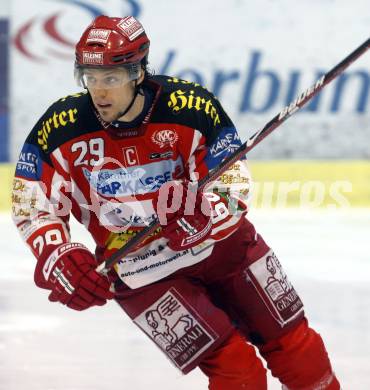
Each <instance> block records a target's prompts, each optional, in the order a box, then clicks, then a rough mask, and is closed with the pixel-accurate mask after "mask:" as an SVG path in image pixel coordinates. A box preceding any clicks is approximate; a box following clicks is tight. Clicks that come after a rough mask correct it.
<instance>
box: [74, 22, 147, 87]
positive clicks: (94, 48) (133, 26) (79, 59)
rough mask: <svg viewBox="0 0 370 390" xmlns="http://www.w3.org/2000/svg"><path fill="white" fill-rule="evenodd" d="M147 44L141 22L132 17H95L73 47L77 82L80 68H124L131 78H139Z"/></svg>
mask: <svg viewBox="0 0 370 390" xmlns="http://www.w3.org/2000/svg"><path fill="white" fill-rule="evenodd" d="M149 45H150V41H149V38H148V37H147V35H146V33H145V30H144V28H143V26H142V25H141V23H140V22H139V21H138V20H136V19H135V18H134V17H133V16H126V17H124V18H113V17H108V16H104V15H100V16H98V17H97V18H96V19H95V20H94V21H93V22H92V23H91V24H90V26H89V27H87V29H86V30H85V31H84V33H83V34H82V36H81V38H80V40H79V42H78V43H77V45H76V63H75V68H76V71H77V72H76V73H77V74H76V79H78V80H81V78H80V76H81V69H84V68H91V67H94V68H100V67H116V66H121V67H126V68H127V69H128V70H129V71H130V74H131V76H130V79H131V80H134V79H136V78H138V77H139V76H140V64H141V63H142V64H144V66H145V65H146V63H147V57H148V53H149Z"/></svg>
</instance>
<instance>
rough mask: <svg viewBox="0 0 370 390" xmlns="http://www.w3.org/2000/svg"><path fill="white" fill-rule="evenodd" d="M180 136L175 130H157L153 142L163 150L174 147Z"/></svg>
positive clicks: (153, 135)
mask: <svg viewBox="0 0 370 390" xmlns="http://www.w3.org/2000/svg"><path fill="white" fill-rule="evenodd" d="M178 139H179V136H178V134H177V133H176V131H174V130H157V131H155V132H154V133H153V134H152V137H151V140H152V142H154V143H155V144H156V145H159V147H160V148H161V149H162V148H164V147H165V146H170V147H173V146H174V145H175V144H176V142H177V141H178Z"/></svg>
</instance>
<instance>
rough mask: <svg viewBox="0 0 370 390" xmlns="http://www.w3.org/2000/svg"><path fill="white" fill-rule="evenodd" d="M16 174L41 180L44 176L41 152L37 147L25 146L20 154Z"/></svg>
mask: <svg viewBox="0 0 370 390" xmlns="http://www.w3.org/2000/svg"><path fill="white" fill-rule="evenodd" d="M15 173H16V175H17V176H19V177H24V178H26V179H31V180H39V179H40V177H41V174H42V161H41V158H40V151H39V149H38V148H37V146H35V145H31V144H27V143H26V144H24V146H23V149H22V151H21V153H20V154H19V158H18V162H17V166H16V170H15Z"/></svg>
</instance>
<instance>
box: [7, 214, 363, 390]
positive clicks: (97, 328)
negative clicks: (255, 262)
mask: <svg viewBox="0 0 370 390" xmlns="http://www.w3.org/2000/svg"><path fill="white" fill-rule="evenodd" d="M9 218H10V217H9V215H8V214H2V215H1V216H0V241H1V262H0V285H1V289H0V313H1V316H0V390H111V389H117V390H121V389H122V390H124V389H130V390H148V389H160V390H173V389H176V390H189V389H192V390H203V389H206V388H207V381H206V378H205V377H204V376H203V374H202V373H201V372H200V371H199V370H195V371H193V372H191V373H190V374H189V375H187V376H183V375H181V374H180V373H179V372H178V371H177V369H175V368H173V367H172V365H171V364H170V362H169V361H167V359H166V358H165V357H164V355H163V354H162V352H160V351H159V350H158V349H157V347H156V346H155V345H154V344H153V343H152V342H151V341H150V340H148V339H147V337H146V336H145V335H144V334H142V333H141V331H139V330H138V329H137V328H136V326H135V325H133V324H132V323H131V321H130V320H129V318H128V317H127V316H126V315H125V314H124V312H123V311H121V309H120V308H119V307H118V306H117V305H116V304H115V303H113V302H110V303H108V304H107V305H105V306H104V307H100V308H93V309H90V310H88V311H85V312H74V311H72V310H69V309H66V308H65V307H63V306H62V305H58V304H55V303H53V304H52V303H49V302H48V300H47V292H46V291H42V290H40V289H38V288H37V287H35V286H34V284H33V269H34V259H33V258H32V256H31V254H30V252H29V250H28V249H27V248H26V247H25V246H24V245H23V244H22V243H21V240H20V238H19V237H18V233H17V232H16V231H15V229H14V227H13V226H12V225H11V222H10V219H9ZM250 218H251V219H252V220H253V222H254V223H255V225H256V226H257V228H258V230H259V231H260V233H261V234H263V236H264V237H265V239H266V240H267V242H268V243H269V244H270V245H271V246H272V247H273V248H274V249H275V252H276V254H277V255H278V257H279V259H280V261H281V262H282V264H283V266H284V268H285V271H286V272H287V273H288V276H289V277H290V280H291V281H292V282H293V284H294V285H295V287H296V289H297V290H298V292H299V294H300V295H301V297H302V298H303V301H304V302H305V305H306V312H307V314H308V317H309V319H310V321H311V324H312V325H313V326H314V327H315V329H316V330H318V331H319V332H320V333H321V334H322V336H323V337H324V339H325V341H326V345H327V348H328V350H329V353H330V356H331V359H332V362H333V365H334V368H335V370H336V372H337V374H338V377H339V378H340V380H341V381H342V385H343V389H346V390H366V389H369V388H370V376H369V364H370V333H369V328H370V310H369V307H370V283H369V279H370V255H369V237H370V236H369V233H370V210H369V209H367V210H365V209H364V210H353V209H352V210H351V209H346V210H345V209H342V210H340V209H338V210H330V211H318V210H313V211H308V210H306V211H299V210H288V209H285V210H273V209H271V210H267V209H265V210H254V211H251V213H250ZM72 232H73V239H74V240H75V241H82V242H86V243H90V247H93V245H92V243H91V240H90V238H89V237H88V236H87V234H86V233H85V231H84V229H83V228H82V227H81V226H78V225H76V226H74V225H73V226H72ZM278 389H280V385H279V384H278V382H277V381H276V380H275V379H273V378H271V377H269V390H278Z"/></svg>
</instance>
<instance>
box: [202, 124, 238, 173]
mask: <svg viewBox="0 0 370 390" xmlns="http://www.w3.org/2000/svg"><path fill="white" fill-rule="evenodd" d="M241 144H242V143H241V141H240V137H239V135H238V133H237V131H236V129H235V127H229V128H224V129H222V130H221V131H220V133H219V134H218V136H217V138H216V139H215V140H214V141H213V142H212V144H211V145H209V147H208V148H209V149H208V153H207V156H206V158H205V162H206V164H207V166H208V168H209V169H212V168H214V167H216V166H217V165H218V164H220V163H221V162H222V161H223V160H224V159H225V158H226V157H228V156H230V155H231V154H232V153H234V152H235V151H236V150H237V149H238V148H239V146H240V145H241Z"/></svg>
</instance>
